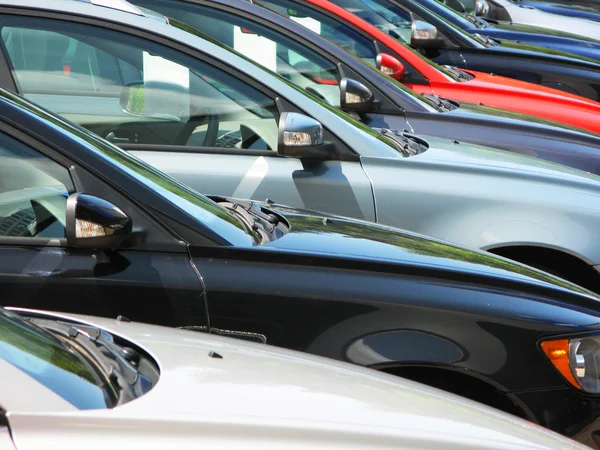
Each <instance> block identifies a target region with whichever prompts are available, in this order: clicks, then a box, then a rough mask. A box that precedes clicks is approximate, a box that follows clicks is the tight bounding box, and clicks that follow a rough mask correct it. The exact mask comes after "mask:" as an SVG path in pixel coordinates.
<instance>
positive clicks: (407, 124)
mask: <svg viewBox="0 0 600 450" xmlns="http://www.w3.org/2000/svg"><path fill="white" fill-rule="evenodd" d="M144 4H145V5H146V6H149V3H147V2H146V3H144ZM218 5H219V6H218V8H216V9H215V7H216V6H217V4H216V3H215V4H214V5H213V4H211V3H203V4H200V3H193V4H192V3H187V2H176V3H173V2H161V3H153V6H154V7H155V8H159V9H160V10H163V11H165V12H169V13H172V14H174V15H176V16H177V17H179V18H183V19H184V20H187V21H188V23H189V22H191V21H194V22H195V26H197V27H200V28H202V29H204V30H206V31H208V32H210V33H211V35H212V37H214V38H216V39H218V40H220V41H221V42H223V43H227V44H230V45H233V47H234V48H237V49H238V51H240V52H241V53H243V54H245V55H247V56H250V57H252V58H254V60H255V61H257V62H259V63H261V64H262V65H263V66H266V67H268V68H270V69H274V70H276V71H278V72H279V73H280V74H281V75H282V76H284V77H285V78H286V79H287V80H288V81H292V82H294V83H295V84H297V85H298V86H301V87H302V88H303V89H305V91H308V90H310V91H311V92H313V93H314V94H316V95H318V96H320V98H322V99H326V100H327V101H329V103H331V104H333V105H336V106H339V107H340V108H341V109H343V110H345V111H350V112H352V113H353V114H354V115H355V117H356V118H358V119H360V120H362V121H363V123H365V124H368V125H369V126H371V127H376V128H391V129H395V130H407V131H411V132H416V133H418V134H420V135H423V136H426V135H434V136H438V137H444V138H449V139H452V140H453V141H456V140H460V141H459V142H469V143H475V144H478V145H479V144H480V145H486V146H489V145H493V146H494V148H497V149H502V150H508V151H511V152H516V153H519V154H525V155H531V156H536V157H539V158H543V159H547V160H549V161H552V162H557V163H560V164H565V165H568V166H571V167H575V168H578V169H581V170H585V171H588V172H592V173H597V174H600V160H599V159H598V155H599V153H598V150H599V149H600V141H599V139H598V136H596V135H594V136H591V135H589V134H588V135H582V134H581V133H579V132H576V131H574V130H572V129H571V130H567V129H565V127H562V128H560V129H559V128H557V124H556V123H551V122H549V121H540V120H539V119H535V118H529V117H527V116H524V115H521V114H512V113H510V112H507V111H498V110H496V109H490V108H488V107H481V106H476V105H472V104H465V103H462V104H461V103H457V102H449V101H444V100H443V99H440V98H438V97H437V96H428V97H427V98H424V97H420V96H417V95H415V94H414V93H412V91H410V90H407V89H402V87H401V86H400V85H399V84H398V83H394V82H393V81H392V80H390V79H388V78H387V77H384V76H383V75H381V74H378V73H376V72H375V71H374V70H373V69H372V68H370V67H368V66H366V65H365V64H361V63H360V62H359V61H357V60H356V59H355V58H352V57H351V56H350V55H348V54H347V53H346V52H344V51H342V50H340V49H339V48H337V47H336V46H335V45H332V44H331V43H328V42H325V41H324V40H321V41H320V42H319V44H318V45H315V42H314V41H315V39H318V38H317V37H316V36H315V35H314V33H312V32H310V31H308V30H307V29H306V28H305V27H302V26H299V25H298V24H294V23H291V22H290V21H286V20H284V19H283V18H282V17H281V16H279V15H277V14H275V13H273V12H269V11H267V10H264V9H262V8H259V7H256V6H254V5H251V4H250V5H249V4H248V3H247V2H242V3H240V2H235V1H234V2H229V3H219V4H218ZM288 5H289V6H290V7H292V8H294V11H296V12H297V13H299V12H302V14H303V15H305V16H306V18H308V19H310V20H312V21H313V26H312V28H311V29H313V30H315V29H316V26H315V25H318V26H320V27H321V28H322V30H323V31H327V32H325V34H324V36H325V37H327V38H329V39H332V40H334V41H337V42H338V43H339V44H340V45H344V46H345V47H346V48H349V49H352V48H362V49H364V54H363V57H365V58H366V59H367V61H368V60H369V58H371V61H372V62H374V61H376V60H377V59H381V61H384V62H385V60H389V59H390V58H389V57H387V58H386V57H384V54H382V53H381V51H384V52H391V51H392V50H390V49H389V48H388V47H384V46H383V44H381V43H377V46H375V44H374V43H373V38H372V37H371V36H369V35H368V34H365V33H364V32H362V33H363V34H361V33H359V32H358V31H355V28H353V26H352V25H351V24H349V23H347V22H344V21H343V20H342V19H341V18H339V17H337V16H336V15H335V14H333V13H332V15H331V16H327V15H325V14H324V13H322V12H320V11H319V10H318V9H315V8H316V7H315V8H308V6H307V5H303V4H299V3H290V4H288ZM328 5H329V6H330V7H332V8H335V5H331V4H328ZM202 6H204V8H202ZM213 6H215V7H213ZM131 7H132V6H131V5H129V6H128V8H131ZM337 9H339V8H337ZM194 11H195V12H194ZM199 11H201V14H202V15H201V16H199V15H198V12H199ZM139 14H142V13H141V11H140V13H139ZM155 14H156V13H155ZM240 14H243V16H244V17H240ZM250 14H252V16H250ZM202 16H206V17H211V21H210V23H206V21H204V19H203V18H202ZM158 17H160V16H156V15H155V16H154V17H153V18H154V19H157V18H158ZM162 17H163V19H162V20H163V21H165V20H166V19H165V18H164V16H162ZM253 17H254V18H255V19H253ZM351 17H353V16H351ZM259 18H260V19H259ZM199 20H202V21H203V22H202V23H200V22H198V21H199ZM296 20H302V19H300V18H298V17H296ZM232 21H233V22H232ZM314 21H316V22H318V23H315V22H314ZM233 23H235V24H237V25H234V26H233V30H232V24H233ZM249 29H253V30H255V31H254V32H249ZM4 30H5V33H4V36H5V42H6V44H7V49H8V54H7V55H8V58H9V64H5V65H4V66H3V65H2V64H1V63H0V71H1V70H2V68H4V76H2V77H0V83H5V86H6V87H8V88H10V89H12V90H18V91H19V92H20V93H21V94H23V95H24V96H26V97H28V98H30V99H32V100H34V101H36V102H38V103H40V104H42V105H44V106H46V107H47V108H49V109H51V110H54V111H57V112H59V113H61V114H63V115H65V114H66V115H67V116H68V117H71V118H73V119H74V120H76V121H77V122H79V123H80V124H82V125H84V126H87V127H90V126H91V127H92V129H93V130H95V131H96V130H97V131H98V132H100V133H101V135H102V136H103V137H106V138H107V139H108V140H110V141H112V142H114V143H117V144H119V145H122V146H127V145H129V144H131V143H135V142H134V141H135V136H130V135H129V134H128V130H127V129H123V127H121V128H119V129H116V131H115V130H112V129H108V130H106V129H103V128H102V127H100V128H98V123H97V121H96V119H95V118H94V116H91V115H90V114H89V112H90V111H96V112H97V111H100V110H101V109H102V108H104V109H106V108H108V110H107V111H106V112H107V114H104V115H102V114H101V115H100V116H101V117H102V120H105V118H106V116H107V115H108V116H111V115H112V116H121V115H123V114H125V113H123V111H122V108H120V107H118V106H117V105H116V102H115V101H114V100H113V103H112V104H111V103H110V102H109V103H107V102H106V99H104V100H103V96H98V95H97V93H98V92H104V91H105V92H113V94H112V95H113V97H116V95H119V94H118V93H117V92H116V91H117V90H118V87H117V86H115V83H116V84H118V85H121V86H124V85H125V84H126V83H127V82H135V81H136V79H135V78H131V77H132V74H131V72H124V73H123V75H121V77H122V78H121V79H119V80H118V81H115V79H113V78H108V79H107V80H106V82H105V83H104V84H98V82H99V80H100V81H101V80H102V78H99V77H98V73H95V72H94V69H93V68H94V67H95V64H90V63H89V61H88V54H87V53H86V52H85V51H81V48H88V49H89V51H90V52H91V53H92V55H93V60H94V61H96V60H102V55H103V54H104V53H105V51H104V47H99V46H94V47H92V48H90V47H89V44H88V43H87V42H84V39H80V40H79V41H78V42H76V43H73V40H75V38H74V37H73V36H72V35H70V34H63V35H62V36H58V37H57V35H56V34H54V33H53V32H46V33H41V32H40V31H39V30H35V29H32V28H30V27H25V28H22V29H19V30H18V31H17V32H13V31H15V30H14V28H11V27H6V28H5V29H4ZM257 30H260V35H258V34H256V33H257V32H258V31H257ZM331 30H338V31H334V32H330V31H331ZM232 34H233V41H234V42H233V44H232ZM224 35H225V36H224ZM339 35H343V36H347V39H346V40H345V41H344V40H339V38H338V37H337V36H339ZM82 36H84V35H82ZM42 39H44V40H46V41H47V42H48V44H47V45H45V46H44V47H42V48H49V49H48V50H47V51H48V53H50V54H54V53H55V52H56V53H58V55H59V60H63V59H64V60H66V61H68V64H66V67H68V71H67V72H65V71H64V70H63V71H62V72H61V71H60V70H59V71H57V70H56V64H57V59H56V58H55V57H51V58H43V59H42V61H44V62H43V63H42V64H43V67H37V68H35V69H36V70H33V69H32V68H31V67H30V66H29V64H28V63H26V61H35V60H36V57H37V50H36V49H37V47H36V46H35V45H29V44H28V42H29V41H30V40H31V42H38V41H40V40H42ZM86 39H87V38H86ZM258 42H260V45H258V44H257V43H258ZM394 42H395V41H391V45H394ZM82 44H83V47H82V46H81V45H82ZM78 46H79V47H78ZM50 47H51V48H50ZM69 48H79V49H80V51H78V52H77V53H76V54H75V55H71V54H69V52H68V49H69ZM256 49H260V50H259V51H258V52H257V51H256ZM264 49H270V50H271V51H265V50H264ZM273 50H275V53H276V54H277V55H279V56H277V58H274V56H275V55H274V54H273ZM43 51H45V50H43ZM97 51H100V52H101V53H100V55H101V56H98V57H97V56H95V55H94V54H95V52H97ZM355 54H356V52H355ZM369 55H371V56H369ZM397 56H398V57H400V56H399V55H397ZM73 58H76V61H74V60H73ZM117 58H119V60H121V59H122V58H121V57H120V56H119V55H117ZM391 59H393V58H391ZM115 61H116V60H113V69H114V70H113V71H112V72H111V73H113V74H115V73H122V71H121V69H120V68H119V67H115V66H116V62H115ZM403 61H404V63H405V75H406V76H405V81H413V82H414V81H416V82H418V81H419V80H420V78H418V77H416V75H412V74H415V73H416V70H415V69H414V68H413V67H412V65H411V63H410V62H408V61H406V60H404V59H403ZM418 62H419V60H417V61H415V63H418ZM59 63H60V62H59ZM386 64H387V63H386ZM393 64H394V63H392V65H393ZM138 66H139V62H138ZM38 69H43V70H38ZM388 69H389V68H388ZM430 69H431V68H430ZM165 70H166V71H167V74H166V76H162V78H160V79H161V80H163V81H167V82H171V80H172V79H173V78H172V75H171V74H170V73H168V70H173V69H172V68H171V69H168V68H167V69H163V71H165ZM315 71H316V72H317V73H316V74H315V73H314V72H315ZM430 72H431V70H430ZM158 73H159V74H160V72H158ZM452 73H454V75H453V76H455V77H456V79H457V80H458V79H460V73H458V75H457V74H456V73H455V71H452V70H450V71H446V74H450V75H451V74H452ZM429 75H430V76H432V77H436V78H437V79H438V80H439V76H440V74H439V73H437V74H435V73H434V74H431V73H430V74H429ZM111 76H112V75H111ZM152 76H153V77H158V76H159V75H152ZM173 76H174V77H175V79H177V75H173ZM257 76H258V75H257ZM261 76H262V74H261ZM348 77H351V78H348ZM139 78H141V77H139ZM259 78H260V77H259ZM342 78H348V79H347V80H346V81H342ZM444 78H445V76H444ZM77 80H92V81H93V82H88V83H87V84H83V85H82V88H81V89H80V91H78V92H81V94H82V95H81V96H80V97H79V98H76V95H77V94H78V92H77V91H72V90H67V91H65V90H64V86H71V85H72V84H73V82H74V81H77ZM349 80H354V81H349ZM137 81H138V82H139V80H137ZM355 81H358V82H359V83H362V86H360V85H357V84H356V83H355ZM336 82H337V84H335V83H336ZM94 83H95V84H94ZM332 83H333V84H332ZM171 84H172V83H171ZM342 86H343V87H344V89H346V90H348V89H355V90H354V91H353V92H354V93H355V94H356V93H357V92H358V95H355V97H354V98H355V100H356V99H357V98H358V99H359V100H360V101H359V102H358V103H357V102H356V101H355V102H353V103H352V104H349V103H348V102H346V100H345V99H346V97H347V95H346V94H345V93H344V94H343V95H342ZM357 90H358V91H357ZM131 92H134V93H135V92H137V91H136V90H135V89H134V90H132V91H131ZM109 95H110V94H109ZM90 96H91V97H90ZM342 99H343V101H342ZM361 99H365V100H366V101H363V100H361ZM184 101H185V100H184ZM92 102H96V103H98V104H97V105H94V106H91V104H92ZM159 104H160V106H163V105H162V104H161V103H160V102H159ZM544 107H547V105H539V108H540V109H542V108H544ZM99 108H100V109H99ZM164 112H165V111H159V113H160V114H162V113H164ZM357 113H358V115H357ZM167 114H168V113H167ZM578 117H580V116H578ZM119 120H120V119H119ZM115 133H117V134H119V135H118V136H117V134H115ZM191 144H194V141H191V142H190V145H191ZM197 144H198V142H197V141H196V142H195V145H197ZM211 145H212V144H211ZM214 145H216V146H218V147H221V146H222V145H223V144H222V141H219V142H218V143H217V142H215V144H214ZM456 145H459V143H457V142H454V146H456Z"/></svg>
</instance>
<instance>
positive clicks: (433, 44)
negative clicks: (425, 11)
mask: <svg viewBox="0 0 600 450" xmlns="http://www.w3.org/2000/svg"><path fill="white" fill-rule="evenodd" d="M410 36H411V37H410V45H411V46H413V47H422V48H431V49H436V48H442V47H443V45H444V40H443V39H440V38H438V29H437V28H436V27H435V25H432V24H430V23H429V22H425V21H423V20H415V21H414V22H413V23H412V25H411V34H410Z"/></svg>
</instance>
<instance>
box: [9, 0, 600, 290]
mask: <svg viewBox="0 0 600 450" xmlns="http://www.w3.org/2000/svg"><path fill="white" fill-rule="evenodd" d="M103 3H106V1H103ZM126 9H127V11H123V10H119V7H118V6H117V7H116V8H107V7H101V6H98V5H93V4H88V3H84V2H72V1H64V0H48V1H45V2H43V3H41V2H39V1H38V0H3V1H0V19H1V21H2V24H1V29H0V36H1V38H2V41H3V43H4V45H5V47H6V56H7V58H8V59H9V60H10V63H11V64H12V75H13V76H14V80H15V86H14V88H15V89H16V88H18V89H19V91H20V92H22V93H23V94H24V95H25V96H26V97H27V98H30V99H32V100H34V101H36V102H37V103H39V104H41V105H42V106H45V107H47V108H49V109H51V110H53V111H54V112H56V113H58V114H61V115H63V116H64V117H66V118H69V119H71V120H73V121H75V122H77V123H79V124H80V125H82V126H84V127H86V128H88V129H89V130H91V131H94V132H96V133H98V134H99V135H101V136H103V137H106V138H109V139H110V140H111V141H112V142H117V143H120V144H121V145H122V146H123V148H126V149H128V150H130V151H131V152H132V153H134V154H135V155H137V156H139V157H140V158H142V159H144V160H146V161H148V162H149V163H151V164H153V165H154V166H156V167H157V168H159V169H160V170H162V171H164V172H166V173H168V174H170V175H172V176H174V177H176V178H178V179H180V180H181V181H183V182H184V183H186V184H188V185H190V186H192V187H193V188H195V189H197V190H199V191H201V192H206V193H211V194H218V195H226V196H232V197H244V198H253V199H259V200H264V199H267V198H268V199H270V201H273V202H276V203H278V204H285V205H290V206H294V207H300V208H305V209H312V210H320V211H326V212H329V213H334V214H337V215H342V216H349V217H354V218H359V219H366V220H369V221H375V222H380V223H383V224H387V225H392V226H396V227H400V228H404V229H408V230H411V231H415V232H418V233H422V234H425V235H430V236H434V237H437V238H441V239H445V240H448V241H454V242H457V243H460V244H463V245H466V246H470V247H476V248H480V249H485V250H489V251H491V252H494V253H497V254H500V255H503V256H507V257H510V258H513V259H515V260H518V261H520V262H524V263H527V264H530V265H533V266H536V267H539V268H542V269H544V270H547V271H549V272H553V273H555V274H558V275H560V276H562V277H564V278H566V279H569V280H571V281H574V282H576V283H578V284H580V285H583V286H585V287H588V288H591V289H594V290H596V291H600V283H599V278H598V273H597V270H596V269H597V266H598V265H599V264H600V240H599V239H597V238H596V233H598V229H599V225H600V220H599V219H600V183H598V181H599V180H600V179H599V178H597V177H596V176H594V175H590V174H587V173H584V172H579V171H577V170H574V169H573V170H572V169H568V168H565V167H562V166H558V165H553V164H551V163H547V162H544V161H539V160H536V159H532V158H528V157H524V156H519V155H516V154H510V153H507V152H500V151H495V150H492V149H489V148H484V147H480V146H473V145H466V144H462V143H459V142H456V141H452V140H446V139H439V138H428V137H423V136H422V137H415V136H410V135H406V134H403V133H399V132H394V131H390V130H386V129H381V130H380V132H379V133H375V132H374V131H372V130H371V129H368V128H366V127H365V126H363V125H361V124H360V123H358V122H356V121H353V120H352V119H351V118H350V117H349V116H347V115H345V114H343V113H340V112H339V111H338V110H335V109H333V108H332V107H330V106H328V105H326V104H325V103H323V102H320V101H319V100H318V99H317V98H316V97H312V96H310V95H307V94H306V92H302V91H300V90H299V89H298V88H296V87H294V86H293V85H292V84H291V83H289V82H287V81H286V80H284V79H282V78H280V77H279V76H277V75H275V74H274V73H272V72H268V71H265V70H263V69H262V68H260V67H259V66H258V65H257V64H256V63H254V62H251V61H249V60H247V59H245V58H244V57H242V56H240V55H238V54H235V53H233V52H231V51H230V50H228V49H226V48H224V47H223V46H221V45H219V44H216V43H214V42H212V41H210V40H208V39H205V38H204V37H202V36H201V35H198V34H194V33H195V32H194V31H193V30H191V29H190V28H188V27H186V26H185V25H183V24H180V23H177V22H176V21H171V24H169V23H167V20H165V19H164V18H161V17H149V16H146V13H145V12H143V11H141V10H139V9H137V8H135V7H132V6H131V5H129V7H128V8H126ZM50 13H52V14H50ZM25 15H26V17H25ZM50 15H52V18H50V17H49V16H50ZM240 32H243V30H241V31H240ZM339 88H340V91H341V98H340V102H341V103H342V104H344V105H345V107H346V109H348V106H350V107H351V105H352V104H356V105H360V103H361V102H364V101H367V100H368V99H365V98H363V96H362V92H361V89H360V85H357V84H356V83H353V82H352V80H348V79H346V78H344V79H342V80H341V81H340V84H339Z"/></svg>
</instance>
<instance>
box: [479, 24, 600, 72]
mask: <svg viewBox="0 0 600 450" xmlns="http://www.w3.org/2000/svg"><path fill="white" fill-rule="evenodd" d="M547 30H548V29H547V28H538V27H532V26H528V25H520V24H513V23H510V22H500V23H499V24H498V25H497V26H496V25H492V26H489V27H487V28H483V29H477V30H472V32H474V33H479V34H482V35H484V36H488V37H490V38H493V39H499V40H500V41H501V43H502V46H504V47H507V48H508V47H512V48H513V49H515V50H527V49H530V50H534V51H535V52H536V53H540V50H539V49H540V48H541V49H543V52H542V53H544V54H548V52H547V50H550V49H551V51H552V52H554V53H552V55H554V56H558V57H564V58H569V59H573V58H579V59H581V60H585V61H588V62H595V63H598V60H599V59H600V57H599V56H598V52H600V41H596V40H594V39H591V38H587V37H584V36H578V35H572V34H570V33H564V32H560V31H555V30H549V32H551V33H552V34H545V32H546V31H547ZM511 41H515V42H514V43H513V42H511ZM514 44H516V46H515V45H514ZM530 46H532V47H530ZM544 47H546V48H544Z"/></svg>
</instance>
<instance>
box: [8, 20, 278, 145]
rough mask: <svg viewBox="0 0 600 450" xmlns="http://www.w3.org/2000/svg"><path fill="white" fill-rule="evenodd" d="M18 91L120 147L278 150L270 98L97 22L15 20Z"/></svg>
mask: <svg viewBox="0 0 600 450" xmlns="http://www.w3.org/2000/svg"><path fill="white" fill-rule="evenodd" d="M1 37H2V40H3V41H4V44H5V46H6V49H7V51H8V57H9V59H10V61H11V63H12V65H13V68H14V74H15V78H16V80H17V83H18V85H19V88H20V90H21V92H22V93H23V94H24V95H25V96H26V97H27V98H30V99H31V100H33V101H35V102H36V103H38V104H40V105H42V106H45V107H47V108H48V109H50V110H52V111H54V112H56V113H58V114H60V115H62V116H64V117H66V118H68V119H70V120H73V121H74V122H76V123H78V124H80V125H82V126H84V127H86V128H88V129H89V130H91V131H93V132H95V133H97V134H99V135H101V136H102V137H106V138H107V139H108V140H110V141H112V142H115V143H129V144H157V145H165V144H167V145H182V146H183V145H188V146H205V147H223V148H236V149H248V150H253V149H258V150H273V151H275V150H276V143H277V131H278V129H277V110H276V108H275V104H274V101H273V99H271V98H269V97H267V96H265V95H264V94H262V93H260V92H259V91H257V90H256V89H254V88H252V87H251V86H249V85H247V84H245V83H243V82H242V81H240V80H239V79H237V78H235V77H233V76H231V75H229V74H227V73H225V72H223V71H221V70H218V69H216V68H215V67H213V66H211V65H209V64H206V63H202V62H200V61H197V60H193V59H191V58H185V59H186V60H185V61H182V60H181V59H179V58H181V56H182V55H180V54H178V53H176V52H173V51H172V50H170V49H168V48H166V47H163V46H160V45H156V44H153V43H151V42H147V41H145V40H142V39H139V38H134V37H131V36H127V35H124V34H121V33H117V32H114V31H109V30H106V29H100V28H96V27H91V26H86V25H80V24H74V23H67V22H60V21H53V20H40V19H35V20H33V19H30V18H29V19H22V18H11V19H9V20H7V21H6V22H5V26H4V27H3V28H2V32H1Z"/></svg>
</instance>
